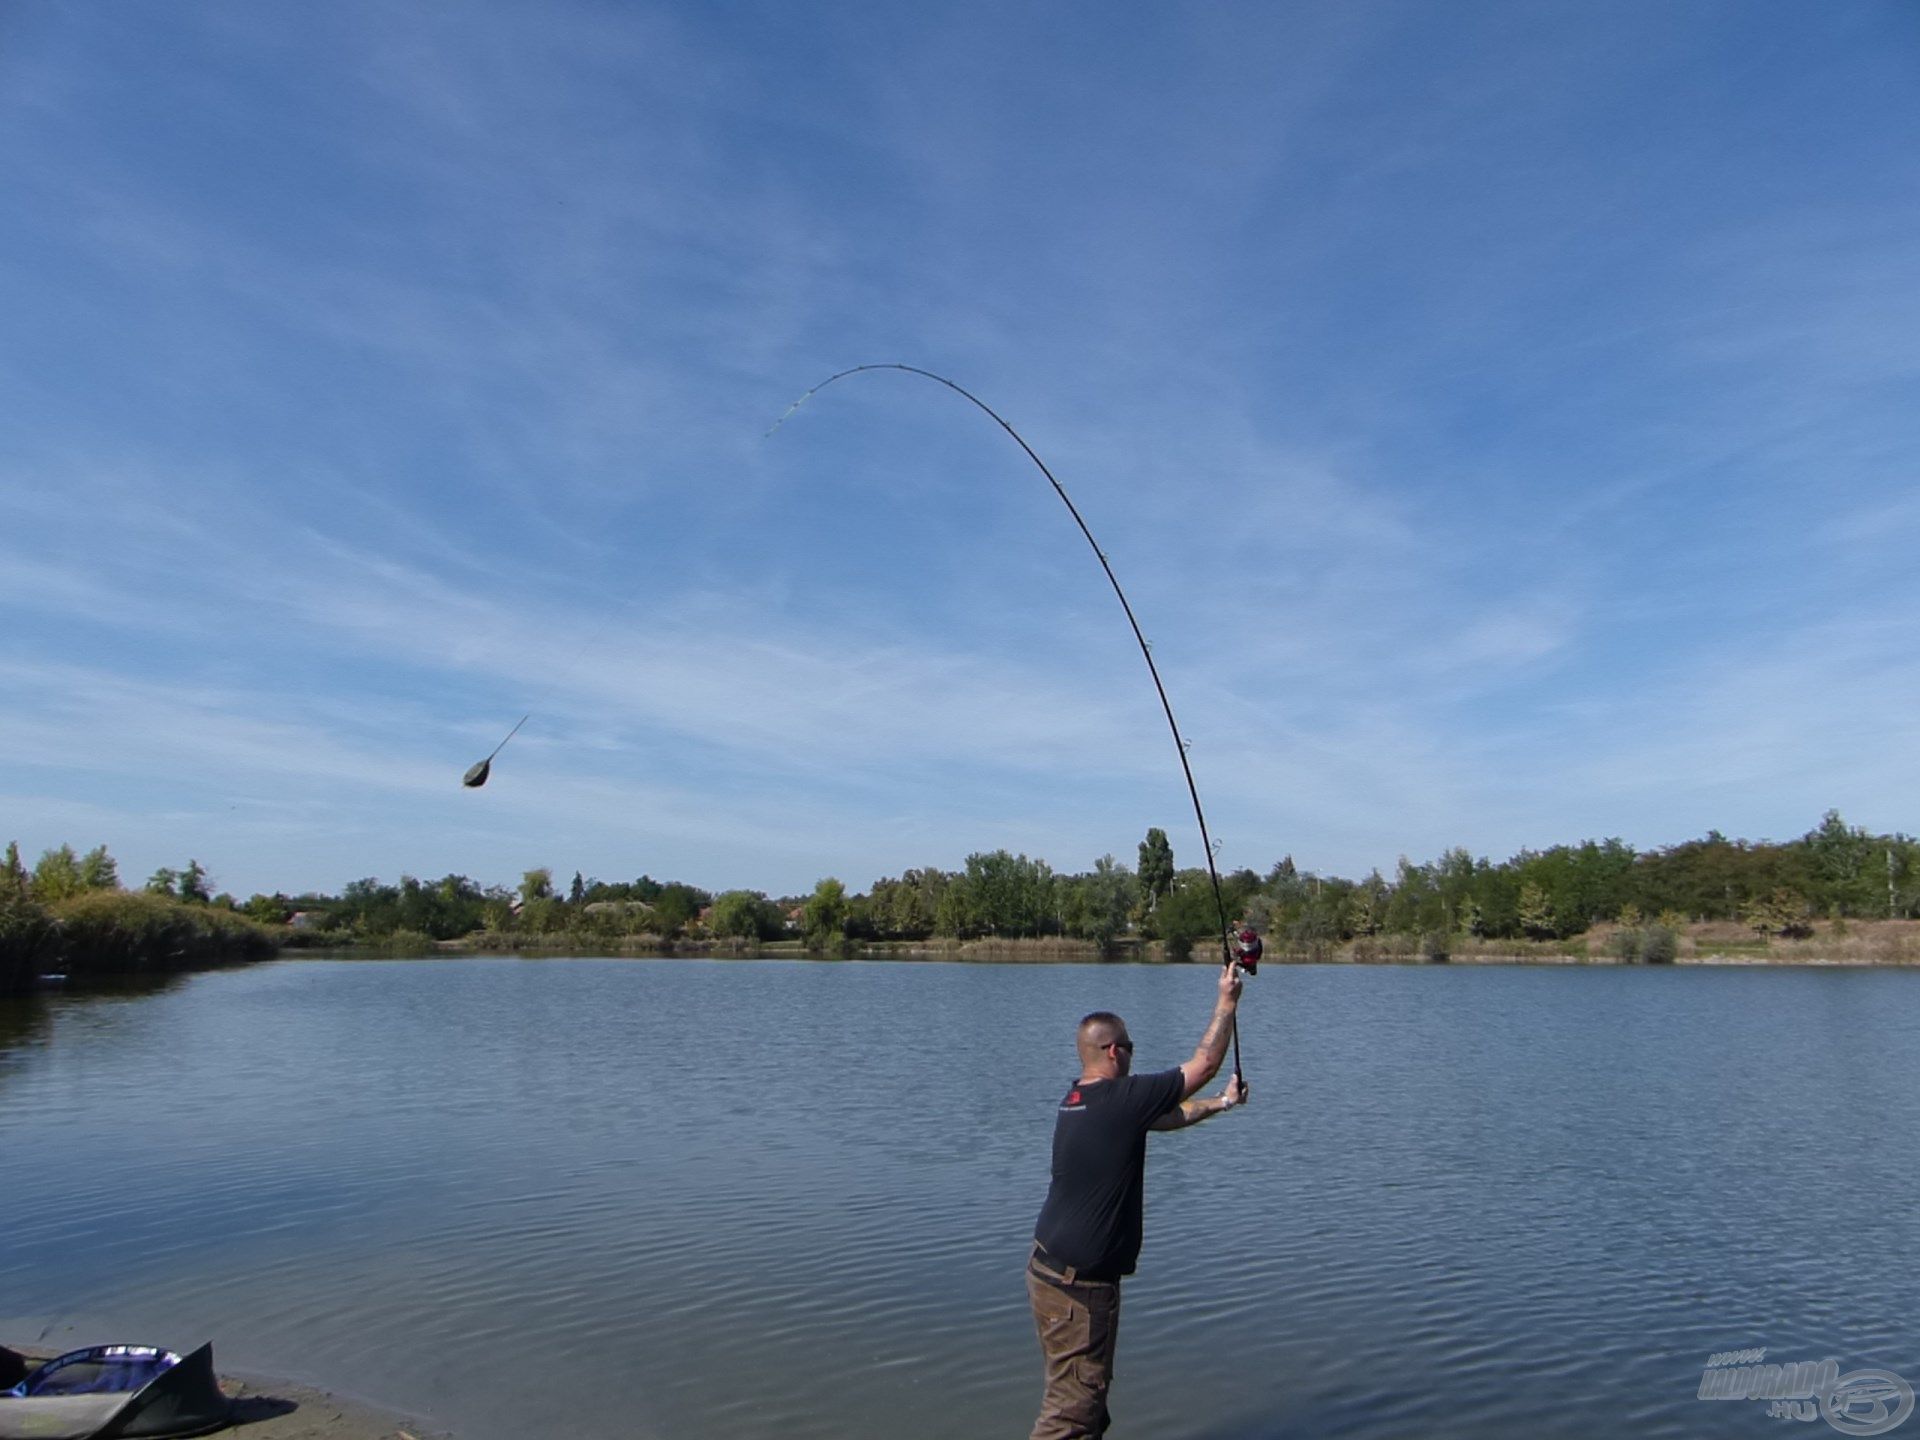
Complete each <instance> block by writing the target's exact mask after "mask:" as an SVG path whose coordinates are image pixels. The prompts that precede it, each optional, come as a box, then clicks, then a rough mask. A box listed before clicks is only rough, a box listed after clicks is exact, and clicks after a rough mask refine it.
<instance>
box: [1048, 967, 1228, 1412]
mask: <svg viewBox="0 0 1920 1440" xmlns="http://www.w3.org/2000/svg"><path fill="white" fill-rule="evenodd" d="M1239 1003H1240V966H1239V965H1238V964H1237V963H1233V962H1230V963H1228V964H1226V965H1223V966H1222V967H1221V970H1220V987H1219V994H1218V997H1217V998H1216V1000H1215V1001H1214V1007H1213V1018H1212V1019H1211V1020H1209V1021H1208V1022H1207V1028H1206V1032H1205V1033H1204V1034H1203V1035H1202V1036H1201V1037H1200V1044H1199V1047H1198V1048H1197V1049H1195V1050H1194V1052H1193V1057H1192V1058H1191V1059H1190V1060H1188V1061H1187V1062H1186V1063H1185V1064H1183V1065H1181V1066H1179V1067H1178V1068H1177V1069H1173V1070H1166V1071H1162V1072H1161V1073H1160V1074H1157V1075H1134V1074H1132V1073H1131V1071H1132V1069H1133V1037H1132V1036H1131V1035H1129V1034H1128V1033H1127V1026H1126V1022H1125V1021H1124V1020H1122V1019H1121V1018H1120V1017H1119V1016H1118V1015H1114V1014H1111V1013H1109V1012H1108V1011H1105V1010H1096V1011H1094V1013H1093V1014H1091V1015H1089V1016H1087V1017H1086V1019H1084V1020H1082V1021H1081V1022H1080V1029H1079V1033H1078V1034H1077V1036H1076V1037H1075V1038H1076V1041H1077V1044H1078V1048H1079V1051H1080V1078H1079V1079H1077V1080H1076V1081H1074V1082H1073V1084H1072V1086H1070V1087H1069V1088H1068V1090H1067V1094H1066V1098H1065V1099H1063V1100H1062V1101H1061V1102H1060V1109H1059V1112H1058V1114H1057V1115H1056V1117H1055V1119H1054V1127H1053V1182H1052V1184H1051V1186H1050V1187H1049V1188H1048V1190H1047V1201H1046V1204H1045V1205H1043V1206H1041V1208H1040V1218H1039V1220H1038V1221H1037V1222H1036V1223H1035V1225H1034V1242H1033V1255H1032V1258H1031V1259H1030V1260H1029V1261H1028V1262H1027V1295H1028V1297H1029V1299H1031V1301H1032V1302H1033V1322H1034V1326H1035V1328H1036V1329H1037V1330H1038V1331H1039V1333H1040V1351H1041V1354H1042V1355H1043V1356H1044V1357H1045V1359H1046V1366H1047V1388H1046V1394H1045V1396H1044V1398H1043V1399H1042V1400H1041V1403H1040V1418H1039V1420H1038V1421H1036V1422H1035V1423H1034V1427H1033V1434H1032V1436H1031V1437H1030V1440H1080V1437H1097V1436H1100V1435H1104V1434H1105V1433H1106V1430H1107V1424H1108V1416H1107V1389H1108V1387H1109V1386H1110V1385H1111V1384H1112V1382H1113V1352H1114V1342H1115V1340H1116V1338H1117V1337H1118V1334H1119V1325H1120V1280H1121V1277H1122V1276H1126V1275H1131V1274H1132V1273H1133V1268H1134V1262H1135V1260H1137V1259H1138V1258H1139V1255H1140V1238H1141V1223H1140V1222H1141V1208H1142V1207H1141V1191H1142V1182H1143V1180H1144V1178H1145V1172H1146V1159H1147V1132H1148V1131H1149V1130H1180V1129H1184V1128H1185V1127H1186V1126H1189V1125H1196V1124H1198V1123H1199V1122H1200V1121H1202V1120H1206V1119H1209V1118H1211V1117H1212V1116H1215V1115H1219V1114H1223V1113H1224V1112H1226V1111H1228V1110H1231V1109H1232V1108H1233V1107H1234V1106H1235V1105H1238V1104H1241V1103H1243V1102H1244V1101H1245V1100H1246V1098H1247V1086H1246V1082H1245V1081H1244V1080H1243V1079H1241V1077H1240V1076H1239V1075H1238V1074H1235V1075H1234V1077H1233V1078H1232V1079H1231V1080H1229V1081H1228V1082H1227V1085H1226V1087H1225V1088H1224V1089H1223V1090H1222V1091H1221V1093H1220V1094H1218V1095H1216V1096H1213V1097H1211V1098H1208V1099H1195V1098H1193V1097H1194V1095H1195V1093H1196V1092H1197V1091H1198V1090H1199V1089H1200V1087H1201V1086H1202V1085H1205V1084H1206V1083H1207V1082H1208V1081H1209V1080H1211V1079H1212V1078H1213V1077H1214V1076H1215V1075H1216V1074H1218V1073H1219V1070H1220V1066H1221V1063H1222V1062H1223V1061H1224V1060H1225V1059H1226V1055H1227V1043H1228V1040H1229V1037H1230V1036H1231V1034H1232V1031H1233V1024H1234V1013H1235V1011H1236V1009H1237V1008H1238V1006H1239Z"/></svg>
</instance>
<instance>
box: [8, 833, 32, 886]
mask: <svg viewBox="0 0 1920 1440" xmlns="http://www.w3.org/2000/svg"><path fill="white" fill-rule="evenodd" d="M30 878H31V877H29V876H28V874H27V867H26V866H25V865H22V864H21V863H20V842H19V841H18V840H9V841H8V842H7V854H6V858H5V859H4V860H0V888H5V889H13V890H18V891H19V892H20V893H21V894H22V895H24V894H26V893H27V885H28V882H29V880H30Z"/></svg>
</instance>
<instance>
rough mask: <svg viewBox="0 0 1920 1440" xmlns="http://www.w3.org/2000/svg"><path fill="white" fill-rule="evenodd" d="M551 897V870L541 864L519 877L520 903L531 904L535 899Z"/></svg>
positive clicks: (549, 898)
mask: <svg viewBox="0 0 1920 1440" xmlns="http://www.w3.org/2000/svg"><path fill="white" fill-rule="evenodd" d="M552 898H553V871H552V870H550V869H548V868H547V867H546V866H544V865H542V866H541V867H540V868H539V869H537V870H529V871H527V872H526V873H525V874H523V875H522V876H521V877H520V903H521V904H522V905H531V904H532V903H533V902H534V901H536V900H551V899H552Z"/></svg>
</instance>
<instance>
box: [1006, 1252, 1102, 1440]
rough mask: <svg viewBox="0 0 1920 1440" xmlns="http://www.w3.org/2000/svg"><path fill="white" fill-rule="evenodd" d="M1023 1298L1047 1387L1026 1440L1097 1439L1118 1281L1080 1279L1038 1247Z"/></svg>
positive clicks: (1028, 1273)
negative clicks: (1030, 1311) (1037, 1335)
mask: <svg viewBox="0 0 1920 1440" xmlns="http://www.w3.org/2000/svg"><path fill="white" fill-rule="evenodd" d="M1027 1298H1028V1299H1029V1300H1030V1301H1032V1302H1033V1324H1034V1328H1035V1329H1036V1330H1038V1331H1039V1333H1040V1353H1041V1355H1042V1356H1044V1357H1045V1359H1046V1363H1047V1390H1046V1394H1045V1395H1044V1396H1043V1397H1042V1398H1041V1401H1040V1418H1039V1419H1038V1420H1036V1421H1035V1422H1034V1425H1033V1434H1032V1435H1031V1436H1030V1437H1029V1440H1098V1437H1099V1436H1102V1435H1104V1434H1106V1433H1107V1425H1108V1424H1109V1423H1110V1422H1109V1419H1108V1416H1107V1387H1108V1386H1110V1385H1111V1384H1113V1347H1114V1342H1115V1341H1116V1340H1117V1339H1118V1338H1119V1334H1120V1282H1119V1281H1117V1280H1082V1279H1080V1278H1079V1277H1078V1276H1076V1275H1075V1274H1074V1272H1073V1267H1072V1266H1064V1267H1056V1266H1055V1265H1054V1263H1053V1261H1052V1258H1051V1257H1049V1256H1045V1255H1043V1254H1042V1253H1041V1252H1040V1251H1039V1250H1038V1249H1037V1248H1036V1249H1035V1251H1034V1254H1033V1257H1032V1258H1031V1259H1030V1260H1028V1262H1027Z"/></svg>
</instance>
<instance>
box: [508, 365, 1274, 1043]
mask: <svg viewBox="0 0 1920 1440" xmlns="http://www.w3.org/2000/svg"><path fill="white" fill-rule="evenodd" d="M869 370H898V371H901V372H903V373H905V374H908V375H920V376H923V377H925V378H926V379H928V380H935V381H938V382H939V383H940V384H942V385H944V386H946V387H947V389H949V390H951V391H953V392H954V394H956V395H959V396H960V397H962V398H963V399H965V400H969V401H971V402H972V403H973V405H974V406H975V408H977V409H979V410H980V411H981V412H982V413H983V414H985V415H986V416H987V417H988V418H989V419H990V420H992V421H993V423H994V424H996V425H998V426H999V427H1000V428H1001V429H1002V430H1004V431H1006V432H1007V434H1009V435H1011V436H1012V437H1013V443H1014V444H1016V445H1018V446H1019V447H1020V448H1021V449H1022V450H1024V451H1026V454H1027V458H1028V459H1029V460H1031V461H1033V463H1034V464H1035V465H1037V466H1038V467H1039V469H1040V473H1041V474H1042V475H1044V476H1046V477H1047V483H1048V484H1049V485H1051V486H1053V493H1054V494H1056V495H1058V496H1059V497H1060V503H1061V504H1063V505H1065V506H1066V507H1067V513H1068V514H1069V515H1071V516H1073V523H1074V524H1076V525H1078V526H1079V527H1080V533H1081V534H1082V535H1084V536H1086V537H1087V544H1088V546H1089V547H1090V548H1091V549H1092V550H1093V554H1094V558H1095V559H1097V560H1098V561H1099V562H1100V568H1101V570H1103V571H1105V572H1106V577H1107V583H1108V584H1109V585H1111V586H1112V587H1113V593H1114V597H1115V598H1116V599H1117V600H1119V602H1120V608H1121V609H1122V610H1124V611H1125V612H1126V616H1127V624H1128V625H1129V626H1131V627H1132V629H1133V638H1134V641H1135V643H1137V644H1138V645H1139V646H1140V656H1141V658H1142V659H1144V660H1145V661H1146V662H1147V673H1148V674H1149V675H1151V676H1152V677H1153V688H1154V693H1156V694H1157V695H1159V697H1160V708H1161V710H1162V711H1164V712H1165V713H1166V717H1167V728H1168V729H1169V730H1171V731H1172V732H1173V746H1174V750H1175V753H1177V754H1178V755H1179V757H1180V773H1181V774H1182V775H1184V776H1186V779H1187V794H1188V795H1189V796H1190V797H1191V798H1192V800H1193V818H1194V819H1195V820H1196V821H1197V822H1198V823H1199V826H1200V845H1201V850H1202V852H1203V853H1204V854H1205V855H1206V857H1207V879H1208V880H1209V881H1210V882H1211V883H1212V885H1213V904H1214V908H1215V909H1216V910H1217V911H1218V912H1219V915H1220V949H1221V953H1222V955H1223V956H1224V963H1225V964H1227V965H1232V964H1233V963H1234V961H1235V959H1236V957H1235V955H1234V951H1233V941H1232V939H1231V936H1230V930H1231V926H1230V925H1229V923H1228V921H1227V902H1226V897H1225V896H1224V895H1222V894H1221V891H1220V872H1219V871H1218V870H1217V869H1216V868H1215V867H1214V863H1213V839H1212V837H1211V836H1210V835H1209V834H1208V833H1207V814H1206V811H1205V810H1204V809H1202V808H1201V805H1200V787H1199V786H1198V785H1196V784H1195V783H1194V779H1193V766H1192V765H1190V764H1189V763H1188V762H1187V748H1188V746H1187V741H1186V739H1185V738H1184V737H1183V736H1182V735H1181V734H1180V722H1179V721H1177V720H1175V719H1174V718H1173V702H1172V701H1171V700H1169V699H1168V698H1167V687H1166V686H1165V685H1164V684H1162V683H1161V680H1160V667H1159V666H1158V665H1156V664H1154V662H1153V646H1152V645H1151V644H1149V643H1148V641H1147V637H1146V636H1145V635H1144V634H1143V633H1141V630H1140V622H1139V620H1138V619H1136V618H1135V617H1134V613H1133V606H1132V605H1131V604H1129V603H1128V601H1127V592H1126V591H1124V590H1122V589H1121V588H1120V578H1119V577H1118V576H1117V575H1115V574H1114V573H1113V566H1112V565H1111V564H1110V563H1109V562H1108V560H1107V552H1106V551H1104V550H1102V549H1101V548H1100V542H1099V541H1098V540H1096V539H1094V538H1093V531H1092V530H1090V529H1089V528H1088V527H1087V522H1086V519H1085V518H1084V517H1083V516H1082V515H1081V514H1080V507H1079V506H1077V505H1075V504H1074V503H1073V497H1072V496H1070V495H1068V494H1067V488H1066V486H1064V485H1062V484H1061V483H1060V481H1059V480H1058V479H1057V478H1055V476H1054V473H1053V471H1051V470H1049V469H1048V468H1047V462H1046V461H1044V460H1042V459H1041V458H1040V457H1039V456H1038V455H1037V454H1035V453H1034V449H1033V447H1032V446H1031V445H1029V444H1027V442H1026V440H1025V439H1024V438H1022V436H1021V434H1020V432H1019V431H1018V430H1016V429H1014V428H1013V426H1011V425H1009V424H1008V423H1007V422H1006V420H1005V419H1004V418H1002V416H1001V415H1000V413H999V412H998V411H997V410H995V409H994V408H993V407H992V406H991V405H989V404H987V402H986V401H984V400H982V399H981V398H980V397H979V396H978V395H975V394H974V393H973V392H972V391H971V390H968V389H966V388H965V387H964V386H961V385H956V384H955V383H954V382H953V381H951V380H949V379H947V377H946V376H944V375H936V374H934V373H933V371H931V370H922V369H921V368H920V367H919V366H917V365H901V364H897V363H890V364H882V365H855V366H854V367H852V368H851V369H849V370H842V371H840V372H839V373H838V374H835V375H829V376H828V377H827V378H826V379H824V380H822V381H821V382H820V383H819V384H818V385H815V386H814V387H813V388H812V389H811V390H809V391H807V393H806V394H804V395H802V396H801V397H800V398H799V399H798V400H796V401H794V402H793V404H791V405H789V406H788V407H787V409H786V413H785V414H784V415H782V416H781V417H780V418H779V419H778V420H776V421H774V422H773V424H772V425H771V426H769V427H768V429H767V434H768V435H769V436H771V435H772V434H773V432H774V431H775V430H778V429H779V428H780V427H781V426H782V425H784V424H786V423H787V420H788V419H789V417H791V416H792V414H793V412H794V411H796V410H798V409H799V408H800V407H801V406H802V405H804V404H806V403H807V401H809V400H811V399H812V398H813V397H814V396H815V395H818V394H819V393H820V392H821V391H822V390H824V389H826V388H827V387H828V386H829V385H831V384H833V383H834V381H836V380H844V379H846V378H847V376H849V375H861V374H864V373H866V372H867V371H869ZM502 743H504V742H502ZM1233 1075H1234V1079H1235V1080H1238V1079H1240V1018H1239V1016H1238V1015H1235V1016H1234V1020H1233Z"/></svg>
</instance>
